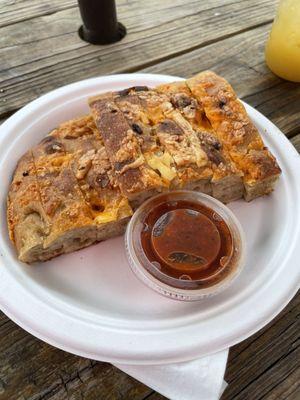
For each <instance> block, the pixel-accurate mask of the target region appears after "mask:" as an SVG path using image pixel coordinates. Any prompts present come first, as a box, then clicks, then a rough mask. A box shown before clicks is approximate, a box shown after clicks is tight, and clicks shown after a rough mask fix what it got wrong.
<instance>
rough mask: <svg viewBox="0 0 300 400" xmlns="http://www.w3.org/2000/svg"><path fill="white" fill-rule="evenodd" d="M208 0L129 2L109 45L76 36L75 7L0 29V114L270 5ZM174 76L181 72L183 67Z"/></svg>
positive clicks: (234, 25) (203, 39) (176, 49)
mask: <svg viewBox="0 0 300 400" xmlns="http://www.w3.org/2000/svg"><path fill="white" fill-rule="evenodd" d="M214 1H215V3H214V4H215V5H216V6H215V8H213V9H204V10H203V4H204V3H207V2H192V0H189V2H185V1H183V0H181V3H180V4H181V6H180V7H179V6H173V3H174V1H172V0H166V2H159V1H158V0H156V1H154V2H146V1H145V2H144V3H143V7H142V9H141V8H139V11H137V8H136V6H134V5H131V3H128V4H127V6H126V7H125V6H124V8H123V13H120V19H121V20H122V21H123V22H124V23H125V25H126V26H127V28H128V30H129V34H128V35H127V36H126V37H125V39H124V40H123V41H122V42H120V43H116V44H113V45H109V46H92V45H88V44H86V43H85V42H82V41H80V40H79V38H78V35H77V28H78V25H79V23H80V18H79V12H78V10H77V9H75V8H72V9H67V10H63V11H60V12H57V13H55V15H48V16H42V17H38V18H35V19H33V20H30V21H28V22H26V21H25V22H23V23H19V24H14V25H10V26H7V27H4V28H2V29H1V30H0V33H1V36H0V59H1V68H0V80H1V81H2V84H1V89H2V93H0V115H5V114H6V113H9V112H12V111H14V110H15V109H17V108H19V107H21V106H22V105H24V104H26V103H27V102H28V101H30V100H32V99H33V98H35V97H37V96H38V95H40V94H42V93H45V92H47V91H49V90H51V89H53V88H56V87H58V86H61V85H64V84H66V83H70V82H74V81H76V80H80V79H82V78H88V77H91V76H97V75H101V74H108V73H117V72H126V71H136V70H139V69H141V68H145V67H147V66H149V65H152V64H155V63H157V62H159V61H163V60H165V59H168V58H170V57H172V56H174V55H178V54H181V53H185V52H189V51H190V50H193V49H195V48H201V47H203V46H205V45H206V44H208V43H211V42H215V41H218V40H220V39H221V38H225V37H229V36H231V35H234V34H236V33H237V32H242V31H246V30H249V29H251V28H253V27H255V26H259V25H261V24H266V23H268V21H270V20H271V19H272V17H273V14H274V9H275V2H274V1H273V0H241V1H238V2H233V3H231V4H229V3H228V4H226V2H225V5H224V1H222V0H214ZM159 3H163V4H164V10H163V12H162V10H160V9H158V10H156V9H155V6H156V5H157V4H159ZM166 3H167V4H166ZM177 4H179V2H177ZM160 7H161V6H160ZM167 7H169V8H167ZM201 7H202V8H201ZM137 13H138V15H137ZM29 26H30V28H29ZM240 45H241V43H240ZM223 55H224V56H225V54H224V53H223ZM216 56H217V55H216ZM228 61H229V60H228ZM182 67H183V66H182ZM180 75H185V68H182V70H181V73H180Z"/></svg>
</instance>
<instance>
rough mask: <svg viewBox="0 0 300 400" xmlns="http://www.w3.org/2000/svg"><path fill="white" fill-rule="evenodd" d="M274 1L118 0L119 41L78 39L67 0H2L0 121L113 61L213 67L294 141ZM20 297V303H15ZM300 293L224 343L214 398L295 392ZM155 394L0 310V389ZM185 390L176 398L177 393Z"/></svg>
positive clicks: (31, 399)
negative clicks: (222, 376) (271, 43)
mask: <svg viewBox="0 0 300 400" xmlns="http://www.w3.org/2000/svg"><path fill="white" fill-rule="evenodd" d="M276 3H277V1H274V0H236V1H233V0H209V1H196V0H152V1H147V0H140V1H138V0H131V1H130V0H119V1H118V10H119V19H120V20H121V21H122V22H123V23H124V24H125V25H126V27H127V29H128V35H127V36H126V37H125V39H124V40H123V41H122V42H119V43H116V44H114V45H109V46H105V47H104V46H93V45H88V44H87V43H85V42H82V41H81V40H80V39H79V37H78V35H77V29H78V26H79V25H80V17H79V11H78V8H77V4H76V1H75V0H52V1H50V0H48V1H39V0H1V1H0V4H1V8H0V121H3V120H4V119H5V118H7V117H8V116H10V115H11V114H13V113H14V112H15V111H16V110H17V109H19V108H20V107H22V106H23V105H24V104H26V103H28V102H29V101H31V100H33V99H34V98H36V97H37V96H39V95H41V94H44V93H46V92H47V91H49V90H51V89H54V88H57V87H59V86H61V85H65V84H67V83H70V82H74V81H77V80H80V79H84V78H89V77H93V76H98V75H102V74H114V73H120V72H135V71H143V72H153V73H164V74H171V75H177V76H182V77H188V76H191V75H192V74H195V73H197V72H199V71H201V70H204V69H207V68H210V69H213V70H214V71H216V72H217V73H220V74H222V75H223V76H224V77H226V78H227V79H228V80H229V81H230V82H231V83H232V84H233V86H234V88H235V89H236V90H237V92H238V94H239V96H240V97H241V98H242V99H244V100H246V101H247V102H248V103H249V104H251V105H253V106H254V107H256V108H257V109H258V110H259V111H261V112H262V113H263V114H264V115H266V116H267V117H268V118H270V119H271V120H272V121H273V122H274V123H275V124H276V125H277V126H278V127H279V128H280V129H281V130H282V131H283V132H284V133H285V134H286V135H287V137H288V138H289V139H290V140H291V141H292V142H293V144H294V145H295V146H296V148H297V149H298V150H299V151H300V85H299V84H295V83H290V82H285V81H282V80H280V79H279V78H277V77H275V76H274V75H273V74H272V73H270V71H269V70H268V69H267V68H266V66H265V63H264V44H265V41H266V38H267V34H268V32H269V30H270V26H271V21H272V19H273V17H274V12H275V6H276ZM20 306H21V305H20ZM299 314H300V296H299V295H298V296H297V297H296V298H294V300H293V301H292V302H291V303H290V304H289V305H288V307H286V309H285V310H284V311H282V312H281V314H280V315H279V316H278V317H277V318H276V319H275V320H274V321H273V322H272V323H270V324H269V325H268V326H266V327H265V328H264V329H262V330H261V331H259V332H258V333H257V334H256V335H254V336H252V337H250V338H249V339H247V340H245V341H244V342H242V343H240V344H239V345H237V346H234V347H233V348H232V349H231V350H230V356H229V361H228V367H227V372H226V380H227V382H228V383H229V387H228V389H227V390H226V391H225V393H224V395H223V397H222V399H223V400H262V399H263V400H280V399H282V400H283V399H284V400H296V399H298V400H299V398H300V346H299V344H300V341H299V331H300V323H299ZM146 398H147V399H149V400H150V399H151V400H158V399H163V397H162V396H160V395H158V394H156V393H154V392H153V391H152V390H151V389H149V388H147V387H146V386H144V385H143V384H141V383H139V382H137V381H135V380H134V379H132V378H130V377H129V376H127V375H126V374H124V373H122V372H121V371H119V370H117V369H116V368H114V367H112V366H111V365H109V364H106V363H101V362H95V361H91V360H87V359H83V358H80V357H76V356H74V355H71V354H68V353H65V352H63V351H60V350H57V349H55V348H53V347H51V346H49V345H48V344H45V343H43V342H41V341H40V340H38V339H36V338H34V337H33V336H31V335H29V334H28V333H26V332H25V331H23V330H22V329H21V328H19V327H18V326H16V325H15V324H14V323H13V322H12V321H10V320H9V319H8V318H7V317H6V316H5V315H3V314H2V315H1V316H0V399H1V400H42V399H43V400H46V399H47V400H64V399H72V400H79V399H85V400H100V399H101V400H102V399H103V400H109V399H130V400H141V399H146ZM182 400H184V399H182Z"/></svg>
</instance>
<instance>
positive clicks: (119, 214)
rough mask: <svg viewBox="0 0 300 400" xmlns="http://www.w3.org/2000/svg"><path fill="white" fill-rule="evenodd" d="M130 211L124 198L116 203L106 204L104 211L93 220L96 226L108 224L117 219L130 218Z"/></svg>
mask: <svg viewBox="0 0 300 400" xmlns="http://www.w3.org/2000/svg"><path fill="white" fill-rule="evenodd" d="M131 215H132V209H131V207H130V205H129V203H128V200H127V199H125V198H124V197H123V198H121V199H120V201H119V202H117V203H112V204H108V206H107V207H106V208H105V210H104V211H103V212H101V213H99V215H97V217H96V218H95V220H94V221H95V222H96V224H99V225H100V224H106V223H108V222H112V221H117V220H118V219H121V218H125V217H130V216H131Z"/></svg>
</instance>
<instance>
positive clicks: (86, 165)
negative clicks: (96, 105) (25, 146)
mask: <svg viewBox="0 0 300 400" xmlns="http://www.w3.org/2000/svg"><path fill="white" fill-rule="evenodd" d="M52 134H53V135H56V136H58V137H59V140H60V142H61V143H62V145H63V147H64V151H65V153H66V154H67V155H70V167H71V169H72V171H73V174H74V176H75V177H76V180H77V183H78V186H79V188H80V190H81V192H82V194H83V197H84V199H85V201H86V203H87V204H88V205H89V207H90V209H91V212H92V214H93V217H94V219H95V221H96V223H103V222H110V221H113V220H116V219H117V220H120V219H122V218H125V217H128V216H130V215H131V214H132V211H131V208H130V206H129V203H128V200H127V198H125V197H124V196H122V195H121V193H120V190H119V188H118V187H117V186H116V184H115V178H114V176H113V171H112V167H111V164H110V162H109V159H108V156H107V153H106V150H105V147H104V144H103V140H102V137H101V135H100V133H99V130H98V129H97V127H96V125H95V123H94V121H93V118H92V116H91V115H88V116H85V117H81V118H78V119H75V120H72V121H68V122H66V123H64V124H62V125H61V126H60V127H59V128H58V129H57V130H56V131H54V132H53V133H52Z"/></svg>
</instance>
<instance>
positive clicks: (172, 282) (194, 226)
mask: <svg viewBox="0 0 300 400" xmlns="http://www.w3.org/2000/svg"><path fill="white" fill-rule="evenodd" d="M224 210H225V212H224ZM136 214H137V215H136ZM136 214H135V215H134V216H133V218H132V220H131V222H130V224H129V226H128V229H127V233H126V247H127V253H128V258H129V261H130V264H131V266H132V268H133V270H134V271H135V272H136V273H137V275H138V276H139V277H140V278H142V279H143V281H144V282H145V283H147V284H148V285H149V283H151V284H150V285H149V286H151V287H152V288H154V289H155V290H157V291H159V292H161V293H162V294H165V295H168V296H171V297H174V296H175V298H181V297H182V298H183V299H185V300H189V298H184V297H186V296H185V295H184V291H185V290H188V291H193V294H195V293H196V292H197V291H203V290H205V289H208V292H209V291H211V290H210V288H211V287H213V286H216V285H217V286H218V285H219V286H220V284H221V286H222V283H224V282H225V281H227V280H228V278H230V277H233V276H234V275H236V272H237V271H238V269H239V266H240V264H241V263H240V261H241V255H242V251H241V242H242V238H241V236H242V234H240V229H241V228H240V226H239V224H238V222H237V221H236V219H235V217H234V216H233V215H232V213H231V212H230V210H229V209H227V207H226V206H224V205H223V204H221V203H220V202H218V201H216V200H215V199H213V198H211V197H210V196H207V195H204V194H201V193H197V192H190V191H181V192H170V193H165V194H161V195H159V196H157V197H154V198H152V199H150V200H148V201H147V202H146V203H144V204H143V205H142V206H141V207H140V208H139V209H138V210H137V212H136ZM237 225H238V226H237ZM148 278H149V279H150V281H151V282H150V281H149V279H148ZM152 278H153V279H152ZM153 286H155V287H153ZM167 286H168V287H169V290H168V287H167ZM176 289H179V293H178V290H176ZM174 290H175V293H176V294H175V295H174V293H173V292H174ZM182 290H183V292H182ZM170 293H173V295H172V294H170ZM178 296H179V297H178ZM187 297H188V296H187ZM191 297H194V296H193V295H192V296H191ZM196 297H197V296H196ZM201 297H202V296H201Z"/></svg>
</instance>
